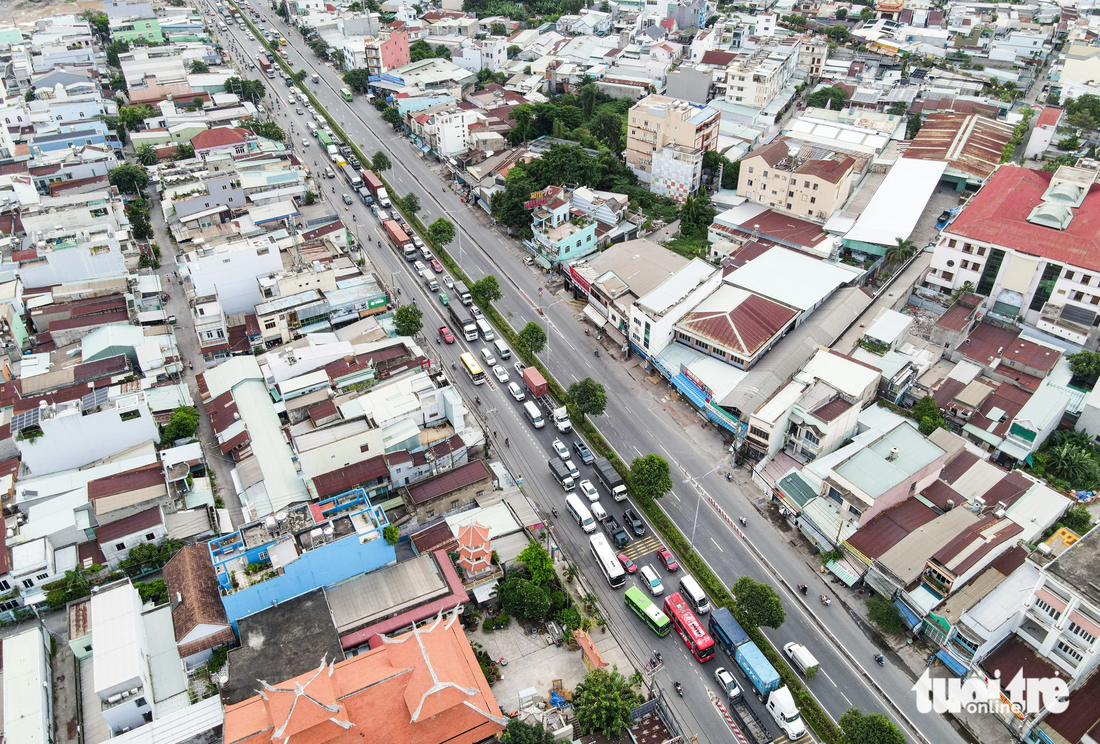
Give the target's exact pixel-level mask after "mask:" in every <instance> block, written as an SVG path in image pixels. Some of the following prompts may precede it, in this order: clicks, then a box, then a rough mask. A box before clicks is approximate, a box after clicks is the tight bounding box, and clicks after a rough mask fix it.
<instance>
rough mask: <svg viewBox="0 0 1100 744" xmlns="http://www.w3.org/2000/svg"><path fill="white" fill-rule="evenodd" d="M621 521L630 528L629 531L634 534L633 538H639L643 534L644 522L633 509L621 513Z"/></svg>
mask: <svg viewBox="0 0 1100 744" xmlns="http://www.w3.org/2000/svg"><path fill="white" fill-rule="evenodd" d="M623 521H624V522H626V524H627V525H628V526H629V527H630V531H631V532H633V533H634V536H635V537H641V536H642V535H644V534H645V522H643V521H642V520H641V518H639V517H638V512H636V511H634V510H633V509H627V510H626V511H624V512H623Z"/></svg>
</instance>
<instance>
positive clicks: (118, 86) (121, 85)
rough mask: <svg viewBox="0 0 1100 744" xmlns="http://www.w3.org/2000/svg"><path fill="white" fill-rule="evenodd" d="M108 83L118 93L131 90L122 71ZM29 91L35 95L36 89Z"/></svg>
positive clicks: (112, 76)
mask: <svg viewBox="0 0 1100 744" xmlns="http://www.w3.org/2000/svg"><path fill="white" fill-rule="evenodd" d="M107 85H108V86H109V87H110V89H111V90H113V91H115V92H116V93H117V92H118V91H120V90H121V91H124V92H125V91H128V90H130V88H129V86H127V85H126V76H125V75H123V74H122V73H121V72H119V73H116V74H114V75H111V77H110V79H108V81H107ZM27 92H28V93H31V94H32V96H33V93H34V91H27ZM29 100H32V101H33V100H34V98H33V97H32V98H30V99H29ZM116 121H117V117H116Z"/></svg>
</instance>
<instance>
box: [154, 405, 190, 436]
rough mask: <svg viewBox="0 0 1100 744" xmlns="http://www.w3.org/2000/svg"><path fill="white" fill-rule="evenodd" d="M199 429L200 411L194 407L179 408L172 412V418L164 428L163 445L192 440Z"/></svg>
mask: <svg viewBox="0 0 1100 744" xmlns="http://www.w3.org/2000/svg"><path fill="white" fill-rule="evenodd" d="M198 428H199V409H197V408H195V407H193V406H179V407H178V408H176V409H175V410H174V411H172V417H171V418H170V419H168V423H167V424H165V426H164V432H163V433H162V434H161V438H160V441H161V444H166V445H167V444H171V443H172V442H174V441H176V440H177V439H190V438H191V437H193V436H195V432H196V431H197V430H198Z"/></svg>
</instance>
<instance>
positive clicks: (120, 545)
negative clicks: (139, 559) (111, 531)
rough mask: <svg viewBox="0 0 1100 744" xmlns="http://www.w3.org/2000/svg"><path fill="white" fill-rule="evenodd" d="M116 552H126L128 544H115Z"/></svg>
mask: <svg viewBox="0 0 1100 744" xmlns="http://www.w3.org/2000/svg"><path fill="white" fill-rule="evenodd" d="M115 550H119V551H122V550H126V543H115Z"/></svg>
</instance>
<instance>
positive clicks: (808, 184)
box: [802, 181, 810, 189]
mask: <svg viewBox="0 0 1100 744" xmlns="http://www.w3.org/2000/svg"><path fill="white" fill-rule="evenodd" d="M802 188H805V189H808V188H810V182H809V181H803V182H802Z"/></svg>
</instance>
